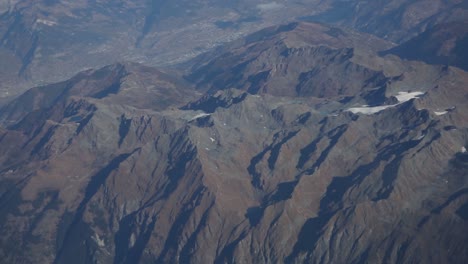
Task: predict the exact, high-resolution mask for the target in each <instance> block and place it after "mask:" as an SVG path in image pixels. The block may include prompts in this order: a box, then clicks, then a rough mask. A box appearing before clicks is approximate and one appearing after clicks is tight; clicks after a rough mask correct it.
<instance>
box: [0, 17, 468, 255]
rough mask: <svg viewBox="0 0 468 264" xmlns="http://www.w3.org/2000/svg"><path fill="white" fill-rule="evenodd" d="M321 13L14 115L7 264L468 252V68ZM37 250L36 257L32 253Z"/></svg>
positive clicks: (44, 97) (45, 89) (52, 93)
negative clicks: (414, 54)
mask: <svg viewBox="0 0 468 264" xmlns="http://www.w3.org/2000/svg"><path fill="white" fill-rule="evenodd" d="M392 47H394V45H393V44H392V43H388V42H386V41H384V40H380V39H377V38H376V37H371V36H369V35H366V34H363V33H357V32H354V31H348V30H343V29H339V28H335V27H330V26H325V25H323V24H312V23H292V24H287V25H285V26H280V27H272V28H268V29H265V30H263V31H260V32H257V33H254V34H252V35H249V36H247V37H246V38H244V39H241V40H238V41H236V42H234V43H231V44H230V45H228V46H225V47H223V48H220V49H217V50H216V51H213V52H211V53H208V54H206V55H203V56H200V57H198V58H196V59H194V60H193V61H191V62H190V63H187V64H186V65H188V66H190V68H189V69H188V70H186V72H185V75H184V77H183V78H182V77H180V76H181V75H180V74H178V73H176V72H173V71H167V70H162V69H155V68H151V67H146V66H142V65H139V64H134V63H121V64H115V65H112V66H107V67H105V68H102V69H99V70H88V71H84V72H82V73H80V74H78V75H76V76H75V77H73V78H71V79H70V80H67V81H64V82H60V83H56V84H52V85H46V86H41V87H36V88H33V89H31V90H29V91H28V92H26V93H24V94H23V95H21V96H19V97H18V98H16V99H15V100H13V101H12V102H10V103H9V104H7V105H6V106H4V107H3V108H1V110H0V122H1V124H2V126H1V128H0V197H1V198H0V226H1V229H0V232H1V236H0V259H1V261H2V263H137V262H139V263H282V262H285V263H464V262H465V261H466V259H468V252H467V251H466V246H465V245H466V244H467V243H468V236H467V235H466V234H467V233H468V178H467V175H468V153H467V151H466V148H467V147H468V114H467V113H468V105H467V104H466V102H467V100H468V90H467V87H468V73H467V72H466V71H464V70H462V69H460V68H457V67H451V66H446V65H429V64H425V63H424V62H420V61H406V60H402V59H400V58H399V57H397V56H394V55H385V56H383V57H382V56H378V52H379V51H384V50H388V49H389V48H392ZM25 252H26V253H25Z"/></svg>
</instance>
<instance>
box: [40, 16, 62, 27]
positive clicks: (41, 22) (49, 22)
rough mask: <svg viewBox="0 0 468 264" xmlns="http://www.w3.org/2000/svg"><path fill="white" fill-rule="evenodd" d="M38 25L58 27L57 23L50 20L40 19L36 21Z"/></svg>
mask: <svg viewBox="0 0 468 264" xmlns="http://www.w3.org/2000/svg"><path fill="white" fill-rule="evenodd" d="M36 23H39V24H44V25H46V26H49V27H52V26H55V25H57V22H54V21H50V20H45V19H40V18H39V19H38V20H36Z"/></svg>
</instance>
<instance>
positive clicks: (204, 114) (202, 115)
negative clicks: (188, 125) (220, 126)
mask: <svg viewBox="0 0 468 264" xmlns="http://www.w3.org/2000/svg"><path fill="white" fill-rule="evenodd" d="M205 116H210V114H207V113H202V114H198V115H196V116H194V117H192V118H191V119H190V121H193V120H195V119H198V118H200V117H205Z"/></svg>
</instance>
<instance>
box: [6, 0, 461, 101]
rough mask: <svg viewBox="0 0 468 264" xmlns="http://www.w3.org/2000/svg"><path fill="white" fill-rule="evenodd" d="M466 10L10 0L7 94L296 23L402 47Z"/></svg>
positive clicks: (448, 5)
mask: <svg viewBox="0 0 468 264" xmlns="http://www.w3.org/2000/svg"><path fill="white" fill-rule="evenodd" d="M467 10H468V6H467V4H466V1H461V0H450V1H441V0H418V1H414V0H392V1H370V2H362V1H357V0H353V1H343V0H326V1H319V0H300V1H261V0H255V1H252V0H251V1H246V0H237V1H219V0H209V1H201V0H192V1H187V0H173V1H163V0H151V1H149V0H134V1H113V0H98V1H96V0H93V1H91V0H75V1H70V0H8V1H2V2H1V3H0V78H1V80H2V82H1V83H0V98H2V97H10V96H16V95H19V94H20V93H22V92H24V90H25V89H27V88H30V87H33V86H38V85H45V84H50V83H53V82H58V81H62V80H66V79H69V78H71V77H72V76H73V75H75V74H76V73H77V72H79V71H82V70H85V69H89V68H99V67H103V66H105V65H108V64H112V63H116V62H119V61H134V62H141V63H145V64H149V65H153V66H161V65H174V64H177V63H180V62H184V61H186V60H187V59H190V58H193V57H195V56H197V55H199V54H201V53H203V52H205V51H208V50H212V49H213V48H215V47H218V46H220V45H221V44H223V43H226V42H229V41H232V40H235V39H238V38H239V37H242V36H245V35H247V34H250V33H252V32H254V31H257V30H259V29H262V28H264V27H266V26H271V25H278V24H284V23H288V22H291V21H304V20H306V21H321V22H325V23H331V24H335V25H340V26H346V27H350V28H353V29H355V30H358V31H364V32H367V33H371V34H374V35H377V36H379V37H382V38H384V39H387V40H389V41H393V42H396V43H400V42H402V41H406V40H408V39H410V38H411V37H414V36H416V35H417V34H419V33H421V32H423V31H425V30H426V29H429V28H431V27H432V26H433V25H436V24H442V23H449V22H457V21H460V20H464V19H466V17H467V16H468V11H467ZM0 100H2V99H0Z"/></svg>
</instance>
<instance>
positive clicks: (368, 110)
mask: <svg viewBox="0 0 468 264" xmlns="http://www.w3.org/2000/svg"><path fill="white" fill-rule="evenodd" d="M423 94H424V93H423V92H399V93H398V95H395V97H396V99H397V100H398V104H394V105H380V106H372V107H370V106H367V105H363V106H361V107H352V108H349V109H348V110H346V111H348V112H352V113H353V114H358V113H361V114H365V115H372V114H376V113H378V112H380V111H382V110H385V109H387V108H390V107H394V106H397V105H399V104H402V103H404V102H407V101H409V100H411V99H413V98H418V97H419V96H421V95H423Z"/></svg>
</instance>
